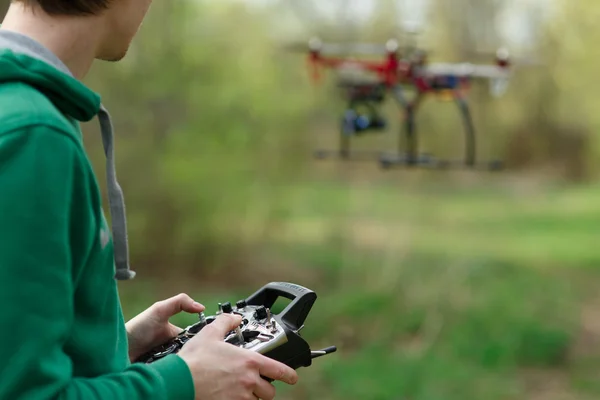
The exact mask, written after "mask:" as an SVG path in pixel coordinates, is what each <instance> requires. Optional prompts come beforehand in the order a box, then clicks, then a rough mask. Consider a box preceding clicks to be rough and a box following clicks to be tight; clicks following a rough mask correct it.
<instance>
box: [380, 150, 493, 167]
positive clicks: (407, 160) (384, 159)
mask: <svg viewBox="0 0 600 400" xmlns="http://www.w3.org/2000/svg"><path fill="white" fill-rule="evenodd" d="M379 166H380V167H381V168H382V169H392V168H398V167H409V168H410V167H415V168H416V167H421V168H428V169H457V168H465V169H472V170H489V171H497V170H500V169H502V168H503V163H502V162H501V161H489V162H479V163H473V164H466V163H465V161H464V160H442V159H438V158H436V157H433V156H432V155H429V154H420V155H418V156H417V157H410V156H408V155H406V154H405V155H396V154H382V155H381V156H380V157H379Z"/></svg>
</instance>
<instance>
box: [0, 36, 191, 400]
mask: <svg viewBox="0 0 600 400" xmlns="http://www.w3.org/2000/svg"><path fill="white" fill-rule="evenodd" d="M95 116H98V118H99V120H100V123H101V127H102V136H103V142H104V145H105V150H106V155H107V160H108V162H107V177H108V189H109V199H110V210H111V221H112V230H113V234H112V235H111V234H110V233H109V230H108V224H107V221H106V219H105V217H104V214H103V210H102V204H101V196H100V191H99V186H98V183H97V181H96V178H95V175H94V172H93V170H92V166H91V164H90V161H89V159H88V157H87V155H86V152H85V150H84V147H83V140H82V134H81V130H80V127H79V124H80V122H84V121H90V120H91V119H92V118H94V117H95ZM112 156H113V148H112V125H111V123H110V119H109V116H108V113H107V112H106V110H105V109H104V108H103V107H102V106H101V103H100V97H99V96H98V95H97V94H96V93H94V92H93V91H91V90H90V89H88V88H87V87H86V86H84V85H83V84H82V83H81V82H79V81H78V80H76V79H75V78H73V77H72V76H71V75H70V73H69V72H68V70H66V67H64V65H63V64H62V63H60V61H59V60H58V59H57V58H56V57H55V56H54V55H52V54H51V53H50V52H49V51H48V50H47V49H45V48H43V47H42V46H41V45H40V44H39V43H37V42H34V41H32V40H31V39H29V38H27V37H25V36H22V35H18V34H15V33H11V32H7V31H3V30H0V304H2V307H1V308H0V326H1V327H2V330H1V332H0V343H2V345H0V360H1V361H0V399H10V400H19V399H27V400H50V399H63V400H71V399H85V400H96V399H102V400H121V399H122V400H126V399H127V400H136V399H140V400H141V399H144V400H148V399H164V400H187V399H190V400H191V399H193V398H194V386H193V382H192V377H191V374H190V371H189V369H188V367H187V365H186V363H185V362H184V361H183V360H182V359H181V358H180V357H179V356H176V355H172V356H168V357H166V358H164V359H163V360H161V361H158V362H155V363H153V364H137V363H136V364H131V363H130V362H129V359H128V343H127V335H126V331H125V324H124V319H123V313H122V310H121V306H120V302H119V297H118V292H117V282H116V279H131V278H133V276H134V273H133V272H132V271H130V270H129V265H128V258H127V241H126V230H125V218H124V206H123V203H122V194H121V192H120V188H119V186H118V184H117V183H116V174H115V172H114V162H113V158H112ZM115 278H116V279H115Z"/></svg>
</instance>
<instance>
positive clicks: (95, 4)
mask: <svg viewBox="0 0 600 400" xmlns="http://www.w3.org/2000/svg"><path fill="white" fill-rule="evenodd" d="M13 1H14V2H21V3H25V5H28V6H40V7H41V8H42V10H44V11H45V12H46V13H48V14H50V15H94V14H98V13H99V12H101V11H102V10H104V9H106V8H107V7H108V5H109V3H110V2H111V0H13Z"/></svg>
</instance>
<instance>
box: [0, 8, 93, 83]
mask: <svg viewBox="0 0 600 400" xmlns="http://www.w3.org/2000/svg"><path fill="white" fill-rule="evenodd" d="M101 22H102V21H101V20H100V19H99V18H97V17H85V18H82V17H75V18H73V17H54V16H49V15H47V14H45V13H44V12H43V11H42V10H41V9H37V8H36V9H34V10H32V9H30V8H28V7H27V8H26V7H25V6H23V5H22V4H21V3H20V2H19V3H13V4H11V6H10V8H9V10H8V13H7V14H6V17H5V18H4V21H3V22H2V27H1V28H0V29H5V30H9V31H13V32H18V33H20V34H22V35H25V36H28V37H30V38H32V39H33V40H35V41H37V42H39V43H40V44H42V45H43V46H45V47H46V48H47V49H48V50H50V51H51V52H52V53H54V54H55V55H56V56H57V57H58V58H59V59H60V60H61V61H62V62H63V63H64V64H65V65H66V66H67V67H68V68H69V70H70V71H71V73H72V74H73V75H74V76H75V77H76V78H77V79H80V80H81V79H83V78H84V77H85V75H86V74H87V73H88V71H89V70H90V68H91V66H92V63H93V62H94V59H95V58H96V54H97V50H98V46H99V43H100V39H101V37H102V35H103V34H104V32H103V30H102V28H103V24H102V23H101Z"/></svg>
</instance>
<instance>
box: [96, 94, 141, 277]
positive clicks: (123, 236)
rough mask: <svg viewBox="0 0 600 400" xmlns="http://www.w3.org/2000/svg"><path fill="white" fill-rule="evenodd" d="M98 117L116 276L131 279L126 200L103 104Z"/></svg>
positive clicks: (111, 127) (110, 125) (109, 122)
mask: <svg viewBox="0 0 600 400" xmlns="http://www.w3.org/2000/svg"><path fill="white" fill-rule="evenodd" d="M98 119H99V120H100V130H101V133H102V144H103V145H104V153H105V155H106V182H107V189H108V203H109V207H110V215H111V222H112V232H113V242H114V252H115V266H116V275H115V278H116V279H118V280H129V279H133V278H134V277H135V272H134V271H132V270H131V269H130V268H129V249H128V243H127V217H126V212H125V201H124V199H123V191H122V190H121V186H119V183H118V182H117V172H116V167H115V157H114V153H115V151H114V146H113V126H112V121H111V119H110V114H109V113H108V111H107V110H106V108H104V106H102V105H101V106H100V111H99V113H98Z"/></svg>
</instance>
